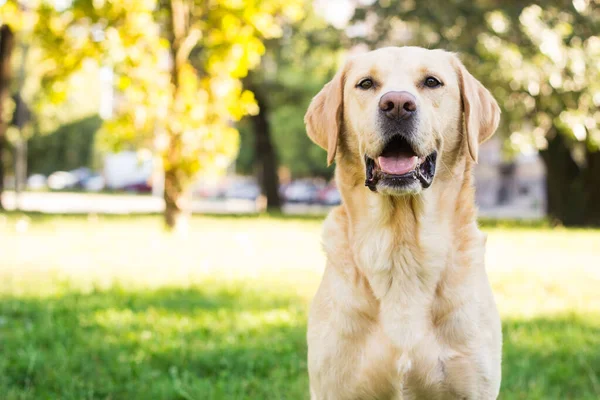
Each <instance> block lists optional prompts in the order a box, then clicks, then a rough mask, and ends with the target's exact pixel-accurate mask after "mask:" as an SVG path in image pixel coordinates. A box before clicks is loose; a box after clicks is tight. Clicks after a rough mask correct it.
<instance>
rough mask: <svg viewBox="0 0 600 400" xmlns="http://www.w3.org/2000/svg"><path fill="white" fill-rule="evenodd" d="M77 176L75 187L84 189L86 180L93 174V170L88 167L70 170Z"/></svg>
mask: <svg viewBox="0 0 600 400" xmlns="http://www.w3.org/2000/svg"><path fill="white" fill-rule="evenodd" d="M69 173H70V174H72V175H73V176H74V177H75V180H76V181H75V185H74V187H76V188H80V189H82V188H83V187H84V185H85V182H86V181H87V180H88V179H89V178H90V177H91V176H92V170H91V169H89V168H87V167H81V168H77V169H74V170H72V171H69Z"/></svg>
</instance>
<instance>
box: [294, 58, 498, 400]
mask: <svg viewBox="0 0 600 400" xmlns="http://www.w3.org/2000/svg"><path fill="white" fill-rule="evenodd" d="M499 120H500V108H499V107H498V104H497V103H496V101H495V100H494V98H493V96H492V95H491V94H490V92H489V91H488V90H487V89H486V88H485V87H484V86H483V85H482V84H481V83H480V82H479V81H478V80H477V79H475V78H474V77H473V76H472V75H471V74H470V73H469V72H468V71H467V69H466V68H465V67H464V65H463V64H462V63H461V61H460V60H459V59H458V57H457V56H456V55H454V54H453V53H449V52H446V51H444V50H428V49H424V48H419V47H387V48H382V49H378V50H375V51H371V52H368V53H364V54H361V55H358V56H355V57H353V58H351V59H349V60H348V61H347V62H346V64H345V65H344V66H343V67H342V68H341V69H340V70H339V71H338V73H337V74H336V75H335V77H334V78H333V79H332V80H331V81H330V82H329V83H328V84H326V85H325V87H324V88H323V89H322V90H321V91H320V92H319V93H318V94H317V95H316V96H315V97H314V98H313V100H312V102H311V104H310V106H309V108H308V111H307V113H306V116H305V119H304V121H305V124H306V129H307V133H308V136H309V137H310V138H311V139H312V141H314V142H315V143H316V144H318V145H319V146H321V147H322V148H324V149H326V150H327V160H328V163H329V164H331V163H332V162H333V161H335V163H336V170H335V179H336V183H337V187H338V189H339V190H340V194H341V197H342V204H341V205H340V206H338V207H336V208H335V209H333V210H332V211H331V212H330V213H329V215H328V216H327V218H326V219H325V222H324V226H323V247H324V251H325V254H326V258H327V265H326V267H325V271H324V274H323V278H322V281H321V284H320V286H319V289H318V290H317V293H316V295H315V297H314V299H313V301H312V304H311V307H310V312H309V317H308V332H307V340H308V370H309V379H310V393H311V399H312V400H338V399H339V400H343V399H347V400H359V399H360V400H362V399H378V400H384V399H403V400H412V399H426V400H437V399H444V400H445V399H461V400H462V399H468V400H487V399H496V398H497V397H498V393H499V390H500V380H501V352H502V330H501V323H500V317H499V314H498V311H497V308H496V304H495V301H494V297H493V294H492V290H491V287H490V284H489V280H488V277H487V273H486V271H485V266H484V247H485V241H486V238H485V236H484V234H483V233H481V232H480V231H479V229H478V227H477V221H476V208H475V205H474V188H473V184H472V180H473V178H472V168H473V166H474V164H476V163H477V157H478V148H479V145H480V144H481V143H482V142H484V141H485V140H487V139H488V138H489V137H490V136H492V134H493V133H494V132H495V130H496V129H497V127H498V124H499Z"/></svg>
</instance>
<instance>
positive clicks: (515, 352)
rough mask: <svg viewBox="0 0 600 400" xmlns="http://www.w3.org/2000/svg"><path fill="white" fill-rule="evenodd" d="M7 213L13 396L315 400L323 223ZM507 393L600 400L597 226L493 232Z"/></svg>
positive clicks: (1, 223)
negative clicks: (311, 331)
mask: <svg viewBox="0 0 600 400" xmlns="http://www.w3.org/2000/svg"><path fill="white" fill-rule="evenodd" d="M160 226H161V221H160V218H159V217H158V216H143V217H135V218H132V217H103V216H99V217H98V216H92V217H86V216H75V217H67V216H59V217H49V216H43V215H29V216H19V215H17V214H11V215H9V216H6V215H4V216H3V215H1V214H0V398H1V399H9V400H11V399H113V400H114V399H127V400H129V399H144V400H145V399H307V398H308V394H307V387H308V380H307V375H306V361H305V358H306V345H305V329H306V314H307V308H308V302H309V301H310V298H311V297H312V295H313V294H314V292H315V290H316V287H317V285H318V282H319V279H320V275H321V273H322V268H323V262H324V260H323V255H322V253H321V251H320V220H319V219H314V218H278V217H253V216H252V217H234V216H224V217H195V218H194V219H193V222H192V225H191V230H190V234H189V236H188V237H186V238H177V237H171V236H168V235H165V234H164V233H162V232H161V230H160ZM484 230H485V231H486V232H487V233H488V235H489V236H488V251H487V255H486V257H487V265H488V269H489V273H490V279H491V281H492V286H493V288H494V291H495V293H496V297H497V300H498V303H499V308H500V311H501V314H502V316H503V321H504V364H503V384H502V392H501V396H500V398H502V399H540V400H541V399H544V400H545V399H561V400H562V399H573V400H580V399H590V400H591V399H598V398H600V290H598V288H600V231H597V230H567V229H559V228H556V229H551V228H550V227H548V226H545V225H537V224H532V225H525V226H518V227H515V226H513V225H511V224H505V223H502V224H497V223H493V222H486V223H485V224H484Z"/></svg>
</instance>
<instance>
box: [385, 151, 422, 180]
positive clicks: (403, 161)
mask: <svg viewBox="0 0 600 400" xmlns="http://www.w3.org/2000/svg"><path fill="white" fill-rule="evenodd" d="M418 159H419V158H418V157H417V156H414V155H413V156H411V155H408V154H395V155H393V156H386V157H384V156H380V157H379V158H378V159H377V161H378V162H379V167H380V168H381V170H382V171H383V172H385V173H386V174H391V175H403V174H406V173H407V172H410V171H412V170H413V169H415V166H416V165H417V160H418Z"/></svg>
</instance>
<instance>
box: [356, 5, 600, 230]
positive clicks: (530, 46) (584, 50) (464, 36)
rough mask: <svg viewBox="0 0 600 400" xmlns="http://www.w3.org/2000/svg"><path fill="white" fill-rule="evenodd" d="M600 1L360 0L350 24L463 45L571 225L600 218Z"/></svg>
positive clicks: (378, 37)
mask: <svg viewBox="0 0 600 400" xmlns="http://www.w3.org/2000/svg"><path fill="white" fill-rule="evenodd" d="M598 3H599V2H598V0H595V1H591V2H572V1H566V0H562V1H558V2H556V1H542V2H533V1H516V2H503V1H484V0H476V1H466V0H456V1H453V2H452V3H450V4H448V3H447V2H444V6H443V7H440V6H439V5H440V4H441V3H440V4H438V3H437V2H429V3H427V4H426V5H420V4H419V5H418V6H417V4H416V3H410V2H403V1H379V2H377V3H376V4H374V5H373V6H371V7H359V8H358V9H357V10H356V13H355V15H354V18H353V22H352V24H353V28H354V30H355V31H357V32H359V33H360V32H367V34H366V35H363V34H359V35H357V36H356V38H355V42H356V43H361V42H362V43H367V44H368V45H369V46H380V45H384V44H395V45H403V44H420V45H424V46H427V47H443V48H446V49H448V50H451V51H459V52H461V53H463V54H464V56H463V58H464V61H465V64H467V66H468V67H469V69H471V70H472V71H473V72H474V74H475V75H476V76H478V77H479V78H480V79H481V80H482V81H483V83H484V84H485V85H486V86H488V87H489V88H490V89H491V91H492V92H493V94H494V96H495V97H496V98H497V99H498V101H499V103H500V105H501V106H502V108H503V117H502V126H501V129H500V131H501V133H503V134H504V135H505V138H506V139H507V141H506V143H507V146H506V147H507V149H508V150H513V151H515V150H519V149H520V148H523V147H524V146H527V147H530V148H537V149H539V150H540V154H541V155H542V160H544V163H545V165H546V170H547V174H546V187H547V205H548V209H547V212H548V215H549V216H550V217H551V218H554V219H556V220H558V221H559V222H561V223H563V224H565V225H580V224H595V225H600V191H599V190H598V185H597V183H595V182H594V177H597V176H598V174H600V171H599V170H598V168H600V166H599V164H600V162H599V161H598V160H599V157H600V152H598V150H599V147H600V146H599V143H600V131H599V128H598V127H599V126H600V114H599V113H598V111H597V108H598V106H599V105H600V95H598V93H600V87H599V86H598V85H599V83H598V82H599V79H598V78H599V75H598V74H599V69H598V63H599V62H600V37H599V35H598V33H599V32H600V14H599V13H598V8H597V5H598ZM365 27H367V29H364V28H365Z"/></svg>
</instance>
